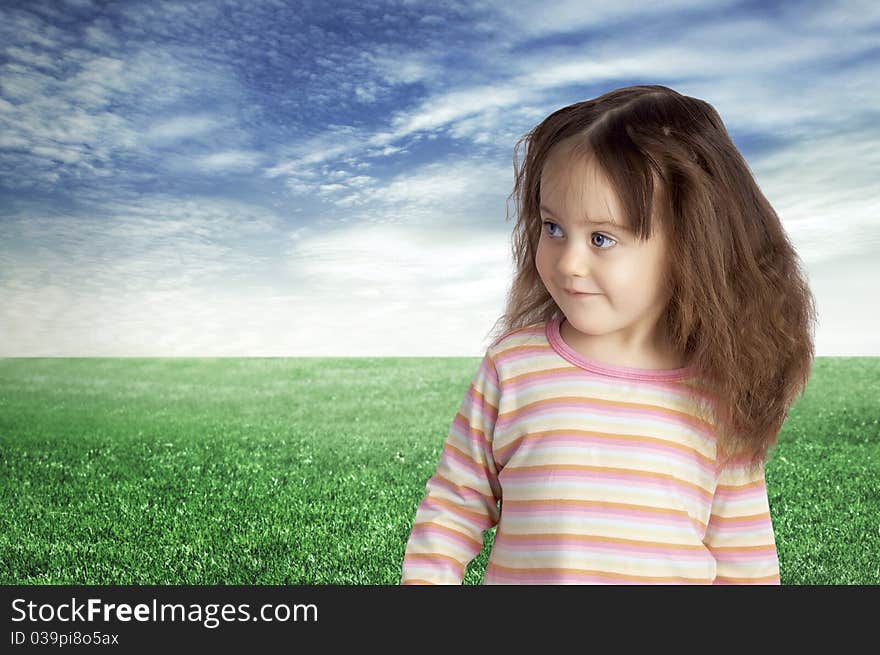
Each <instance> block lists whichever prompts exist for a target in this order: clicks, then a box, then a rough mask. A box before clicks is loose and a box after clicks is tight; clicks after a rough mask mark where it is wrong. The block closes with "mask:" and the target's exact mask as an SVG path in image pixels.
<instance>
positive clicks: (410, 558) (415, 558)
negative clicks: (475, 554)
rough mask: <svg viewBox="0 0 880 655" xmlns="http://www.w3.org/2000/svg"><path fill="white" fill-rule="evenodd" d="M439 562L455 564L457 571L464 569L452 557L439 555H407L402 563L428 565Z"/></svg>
mask: <svg viewBox="0 0 880 655" xmlns="http://www.w3.org/2000/svg"><path fill="white" fill-rule="evenodd" d="M437 560H441V561H444V562H449V563H451V564H455V566H456V567H458V568H459V569H464V564H462V563H461V562H459V561H458V560H457V559H455V558H454V557H450V556H449V555H441V554H440V553H409V554H408V555H407V556H406V557H405V558H404V562H410V563H415V562H421V563H427V564H430V563H431V562H432V561H437Z"/></svg>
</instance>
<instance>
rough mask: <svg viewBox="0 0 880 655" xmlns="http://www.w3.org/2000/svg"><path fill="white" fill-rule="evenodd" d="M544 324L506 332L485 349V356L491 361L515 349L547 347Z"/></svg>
mask: <svg viewBox="0 0 880 655" xmlns="http://www.w3.org/2000/svg"><path fill="white" fill-rule="evenodd" d="M546 330H547V327H546V323H543V322H542V323H535V324H533V325H527V326H524V327H518V328H513V329H512V330H508V331H507V332H505V333H504V334H502V335H501V336H500V337H498V338H497V339H495V340H494V341H493V342H492V344H491V345H490V346H489V347H488V348H487V349H486V354H487V355H488V356H489V357H491V358H492V359H493V360H496V361H497V359H498V358H499V357H502V358H503V356H504V355H505V354H506V353H510V352H512V351H515V350H517V349H521V348H527V347H532V346H544V345H547V334H546Z"/></svg>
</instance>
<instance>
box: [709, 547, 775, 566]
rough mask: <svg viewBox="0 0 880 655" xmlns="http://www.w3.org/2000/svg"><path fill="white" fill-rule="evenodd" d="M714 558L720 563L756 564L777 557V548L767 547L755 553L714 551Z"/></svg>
mask: <svg viewBox="0 0 880 655" xmlns="http://www.w3.org/2000/svg"><path fill="white" fill-rule="evenodd" d="M712 556H713V557H714V558H715V560H716V561H718V562H727V563H732V564H733V563H736V562H754V561H757V560H762V559H767V558H768V557H769V558H775V557H777V554H776V548H775V547H774V546H767V547H766V548H761V549H759V550H754V551H723V550H712Z"/></svg>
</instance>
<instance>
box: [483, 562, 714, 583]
mask: <svg viewBox="0 0 880 655" xmlns="http://www.w3.org/2000/svg"><path fill="white" fill-rule="evenodd" d="M710 582H711V581H710V580H706V579H700V578H695V579H693V580H668V581H663V582H653V581H651V580H638V579H635V580H622V579H621V578H620V577H618V576H613V577H612V576H611V575H607V574H603V573H601V572H598V571H595V572H593V573H577V572H575V571H564V572H563V571H560V572H559V573H551V574H536V573H533V572H531V571H528V570H524V571H513V572H507V571H505V572H503V573H502V572H500V571H498V570H497V569H495V568H493V567H492V564H491V563H490V564H489V566H488V567H486V576H485V583H486V584H504V583H510V584H535V585H560V584H621V583H623V584H632V585H648V584H709V583H710Z"/></svg>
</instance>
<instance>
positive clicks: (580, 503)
mask: <svg viewBox="0 0 880 655" xmlns="http://www.w3.org/2000/svg"><path fill="white" fill-rule="evenodd" d="M547 502H552V503H556V504H558V505H568V506H570V507H607V508H609V509H632V510H638V511H640V512H645V513H649V514H656V515H657V516H681V517H683V518H686V519H689V520H691V521H692V522H693V523H694V524H695V525H698V526H700V530H705V529H706V524H705V523H703V522H702V521H699V520H698V519H695V518H694V517H693V516H691V515H690V514H688V513H687V512H686V511H685V510H677V509H669V508H666V507H652V506H649V505H635V504H633V503H612V502H608V501H602V500H577V499H573V498H547V499H544V500H505V501H504V506H505V507H508V508H510V507H519V506H525V507H527V506H529V505H539V504H542V503H547Z"/></svg>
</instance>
